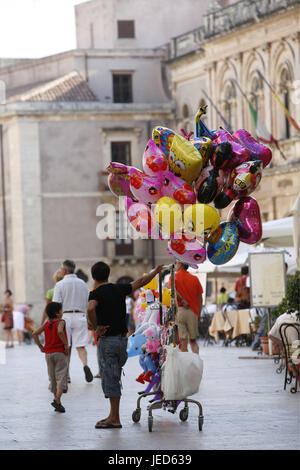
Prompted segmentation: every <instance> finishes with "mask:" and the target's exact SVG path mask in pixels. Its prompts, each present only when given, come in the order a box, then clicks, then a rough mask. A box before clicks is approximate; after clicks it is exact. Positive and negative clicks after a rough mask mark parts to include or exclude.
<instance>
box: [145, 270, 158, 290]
mask: <svg viewBox="0 0 300 470" xmlns="http://www.w3.org/2000/svg"><path fill="white" fill-rule="evenodd" d="M143 275H144V276H146V273H145V274H143ZM143 289H145V291H146V290H147V289H150V290H157V289H158V282H157V278H156V276H155V277H154V278H153V279H152V280H151V281H150V282H148V284H146V285H145V286H144V287H143Z"/></svg>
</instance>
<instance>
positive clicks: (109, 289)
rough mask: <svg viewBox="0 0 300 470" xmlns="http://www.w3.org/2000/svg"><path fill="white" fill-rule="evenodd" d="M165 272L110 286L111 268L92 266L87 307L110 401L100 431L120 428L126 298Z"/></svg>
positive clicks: (103, 264)
mask: <svg viewBox="0 0 300 470" xmlns="http://www.w3.org/2000/svg"><path fill="white" fill-rule="evenodd" d="M161 269H162V266H158V267H157V268H155V269H153V270H152V271H151V272H150V273H149V274H147V275H146V276H143V277H142V278H140V279H138V280H136V281H134V282H132V283H130V284H112V283H110V282H109V280H108V279H109V274H110V267H109V266H108V265H107V264H106V263H103V262H101V261H100V262H98V263H96V264H94V265H93V266H92V269H91V273H92V278H93V279H94V281H95V289H94V290H93V291H91V293H90V296H89V303H88V311H87V313H88V318H89V321H90V323H91V324H92V326H93V328H94V329H95V330H96V333H97V336H98V346H97V347H98V348H99V349H98V351H99V367H100V374H101V382H102V389H103V392H104V395H105V398H108V399H109V401H110V413H109V415H108V417H107V418H105V419H102V420H100V421H98V422H97V423H96V425H95V428H97V429H115V428H121V427H122V425H121V422H120V414H119V411H120V399H121V383H120V382H121V373H122V367H123V366H124V365H125V363H126V361H127V357H128V356H127V351H126V349H127V341H128V338H127V327H126V296H128V295H131V294H132V293H133V292H134V291H136V290H137V289H140V288H141V287H143V286H145V285H146V284H148V283H149V282H150V281H151V280H152V279H153V278H154V277H155V276H156V274H158V273H159V272H160V271H161Z"/></svg>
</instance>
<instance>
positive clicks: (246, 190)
mask: <svg viewBox="0 0 300 470" xmlns="http://www.w3.org/2000/svg"><path fill="white" fill-rule="evenodd" d="M261 177H262V162H261V161H260V160H255V161H249V162H245V163H243V164H242V165H239V166H237V167H236V168H235V169H234V170H233V171H232V172H231V174H230V178H229V185H230V186H231V187H232V189H233V191H234V192H235V193H236V195H235V199H236V198H238V197H241V196H247V195H248V194H250V193H252V191H254V190H255V188H256V187H257V186H258V184H259V183H260V180H261Z"/></svg>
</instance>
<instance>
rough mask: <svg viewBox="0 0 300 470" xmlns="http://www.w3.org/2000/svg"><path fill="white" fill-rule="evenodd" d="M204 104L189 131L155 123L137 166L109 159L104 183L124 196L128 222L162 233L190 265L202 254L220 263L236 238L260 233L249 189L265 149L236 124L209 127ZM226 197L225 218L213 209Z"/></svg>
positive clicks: (266, 159)
mask: <svg viewBox="0 0 300 470" xmlns="http://www.w3.org/2000/svg"><path fill="white" fill-rule="evenodd" d="M206 108H207V106H202V107H201V108H200V109H199V111H198V113H197V114H196V118H195V121H196V122H195V137H194V138H192V135H191V134H192V133H190V134H189V135H188V136H187V135H186V134H185V133H184V135H183V136H180V135H178V134H177V133H176V132H175V131H173V130H171V129H168V128H166V127H160V126H157V127H155V128H154V129H153V131H152V139H150V140H149V142H148V143H147V146H146V149H145V151H144V154H143V158H142V166H143V171H141V170H139V169H137V168H135V167H131V166H126V165H123V164H120V163H116V162H115V163H114V162H113V163H111V164H110V165H109V166H108V168H107V170H108V172H109V177H108V185H109V188H110V189H111V191H112V192H113V193H114V194H115V195H116V196H125V197H126V202H127V204H126V206H127V216H128V219H129V222H130V224H131V226H132V227H133V228H134V230H135V231H137V232H140V233H142V234H144V235H145V236H146V237H153V238H159V239H164V240H167V241H168V246H167V250H168V252H169V254H170V255H171V256H172V257H175V259H177V260H179V261H181V262H183V263H186V264H188V265H190V266H193V267H197V266H199V264H201V263H203V262H204V261H205V260H206V258H208V259H209V260H210V261H211V262H212V263H214V264H224V263H227V262H228V261H229V260H230V259H232V258H233V256H234V255H235V253H236V251H237V249H238V246H239V243H240V240H241V241H243V242H245V243H249V244H253V243H257V242H258V241H259V240H260V239H261V236H262V224H261V217H260V210H259V206H258V204H257V201H256V200H255V199H254V198H253V197H251V196H250V194H251V193H252V192H253V191H254V190H255V189H256V188H257V186H258V184H259V182H260V180H261V178H262V170H263V168H265V167H266V166H267V165H268V164H269V163H270V161H271V158H272V152H271V150H270V149H269V148H267V147H266V146H265V145H263V144H261V143H259V142H258V141H257V140H255V139H254V137H252V136H251V135H250V133H249V132H247V131H246V130H244V129H239V130H237V131H236V132H235V133H234V134H230V133H229V132H228V131H226V130H224V129H219V130H216V131H210V130H209V129H208V128H207V126H206V125H205V124H204V122H203V120H202V119H201V118H202V116H203V115H204V114H206ZM233 201H236V202H235V205H234V207H233V208H232V209H231V211H230V214H229V217H228V220H227V221H224V222H221V220H220V216H219V212H218V211H219V210H222V209H224V208H226V207H227V206H229V204H230V203H232V202H233ZM211 204H213V205H211Z"/></svg>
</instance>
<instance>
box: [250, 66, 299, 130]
mask: <svg viewBox="0 0 300 470" xmlns="http://www.w3.org/2000/svg"><path fill="white" fill-rule="evenodd" d="M258 74H259V76H260V77H261V79H262V80H263V81H264V82H265V83H266V85H267V86H268V87H269V89H270V90H271V92H272V93H273V95H274V97H275V99H276V101H277V102H278V103H279V104H280V106H281V107H282V109H283V111H284V112H285V115H286V117H287V120H288V121H289V123H290V124H292V126H294V127H295V129H297V131H298V132H300V127H299V126H298V124H297V122H296V121H295V119H294V118H293V116H291V114H290V112H289V110H288V109H287V108H286V106H285V105H284V104H283V102H282V101H281V99H280V98H279V96H278V95H277V93H276V92H275V90H274V88H273V87H272V85H271V84H270V83H269V82H268V81H267V80H266V78H265V77H264V76H263V75H262V73H261V72H260V71H259V70H258Z"/></svg>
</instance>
